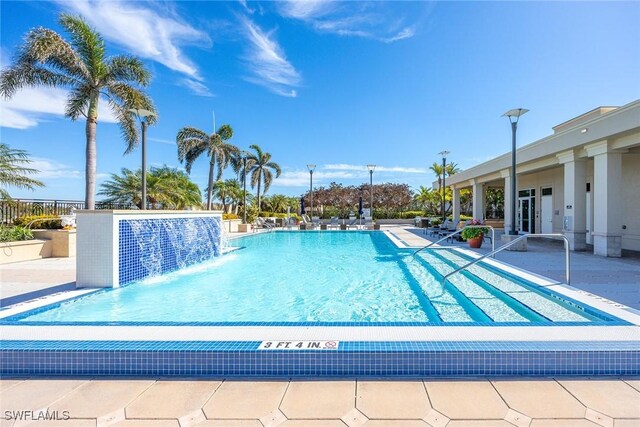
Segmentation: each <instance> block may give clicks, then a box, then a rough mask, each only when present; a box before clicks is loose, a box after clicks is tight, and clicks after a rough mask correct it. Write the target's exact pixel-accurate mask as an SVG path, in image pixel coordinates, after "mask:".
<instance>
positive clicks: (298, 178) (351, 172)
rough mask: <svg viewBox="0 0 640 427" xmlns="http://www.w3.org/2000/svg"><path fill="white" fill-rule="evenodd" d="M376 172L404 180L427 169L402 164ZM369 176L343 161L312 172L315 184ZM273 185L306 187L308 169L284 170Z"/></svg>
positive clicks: (379, 169)
mask: <svg viewBox="0 0 640 427" xmlns="http://www.w3.org/2000/svg"><path fill="white" fill-rule="evenodd" d="M375 171H376V174H377V176H379V177H382V178H383V179H385V180H388V181H392V182H395V181H398V180H399V181H404V175H412V176H416V175H424V174H428V173H429V171H428V170H427V169H424V168H413V167H404V166H376V169H375ZM368 176H369V171H368V169H367V167H366V166H363V165H350V164H345V163H338V164H326V165H322V166H319V167H318V168H316V170H315V171H314V172H313V182H314V184H317V185H326V184H329V183H331V182H332V181H337V182H346V183H352V182H363V181H366V180H367V178H368ZM273 185H275V186H281V187H302V188H304V187H308V186H309V171H308V170H285V171H284V172H283V173H282V175H280V177H279V178H277V179H276V180H275V181H274V183H273Z"/></svg>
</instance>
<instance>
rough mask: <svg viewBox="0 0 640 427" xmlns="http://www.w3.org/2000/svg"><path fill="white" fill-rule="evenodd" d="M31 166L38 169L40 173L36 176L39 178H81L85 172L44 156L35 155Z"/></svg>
mask: <svg viewBox="0 0 640 427" xmlns="http://www.w3.org/2000/svg"><path fill="white" fill-rule="evenodd" d="M29 167H30V168H33V169H36V170H37V171H38V173H37V174H35V175H34V177H35V178H38V179H56V178H65V179H77V178H81V177H82V174H83V171H80V170H77V169H74V168H72V167H70V166H67V165H65V164H63V163H60V162H57V161H55V160H52V159H47V158H42V157H33V158H32V159H31V163H30V164H29Z"/></svg>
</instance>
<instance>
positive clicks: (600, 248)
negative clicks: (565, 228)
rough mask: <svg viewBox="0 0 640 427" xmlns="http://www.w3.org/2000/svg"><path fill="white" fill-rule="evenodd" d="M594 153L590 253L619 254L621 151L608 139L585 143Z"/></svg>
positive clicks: (620, 243) (620, 233)
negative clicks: (591, 246)
mask: <svg viewBox="0 0 640 427" xmlns="http://www.w3.org/2000/svg"><path fill="white" fill-rule="evenodd" d="M585 148H586V150H587V153H588V155H589V157H593V188H592V191H593V205H594V206H595V209H594V210H593V211H594V212H593V214H594V215H593V228H594V230H593V233H592V234H593V253H594V254H595V255H601V256H609V257H620V256H622V212H621V210H620V209H621V206H622V200H621V197H620V194H621V188H622V153H621V152H615V151H611V150H610V149H609V146H608V143H607V141H603V142H599V143H595V144H591V145H588V146H586V147H585Z"/></svg>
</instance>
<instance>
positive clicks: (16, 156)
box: [0, 142, 44, 199]
mask: <svg viewBox="0 0 640 427" xmlns="http://www.w3.org/2000/svg"><path fill="white" fill-rule="evenodd" d="M29 163H31V160H29V157H28V154H27V152H26V151H24V150H16V149H13V148H10V147H9V146H8V145H6V144H3V143H1V142H0V185H2V186H3V187H9V186H12V187H17V188H26V189H29V190H34V189H35V187H44V183H43V182H41V181H38V180H37V179H33V178H30V177H28V176H27V175H30V174H34V173H38V171H37V170H36V169H32V168H30V167H27V165H28V164H29ZM0 199H11V197H10V196H9V192H8V191H7V190H5V189H4V188H0Z"/></svg>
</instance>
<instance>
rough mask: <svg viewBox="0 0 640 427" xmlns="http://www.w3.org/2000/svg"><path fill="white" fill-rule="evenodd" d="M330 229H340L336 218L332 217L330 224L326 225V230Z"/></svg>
mask: <svg viewBox="0 0 640 427" xmlns="http://www.w3.org/2000/svg"><path fill="white" fill-rule="evenodd" d="M331 229H336V230H339V229H340V223H339V222H338V217H337V216H332V217H331V222H330V223H329V224H327V230H331Z"/></svg>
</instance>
